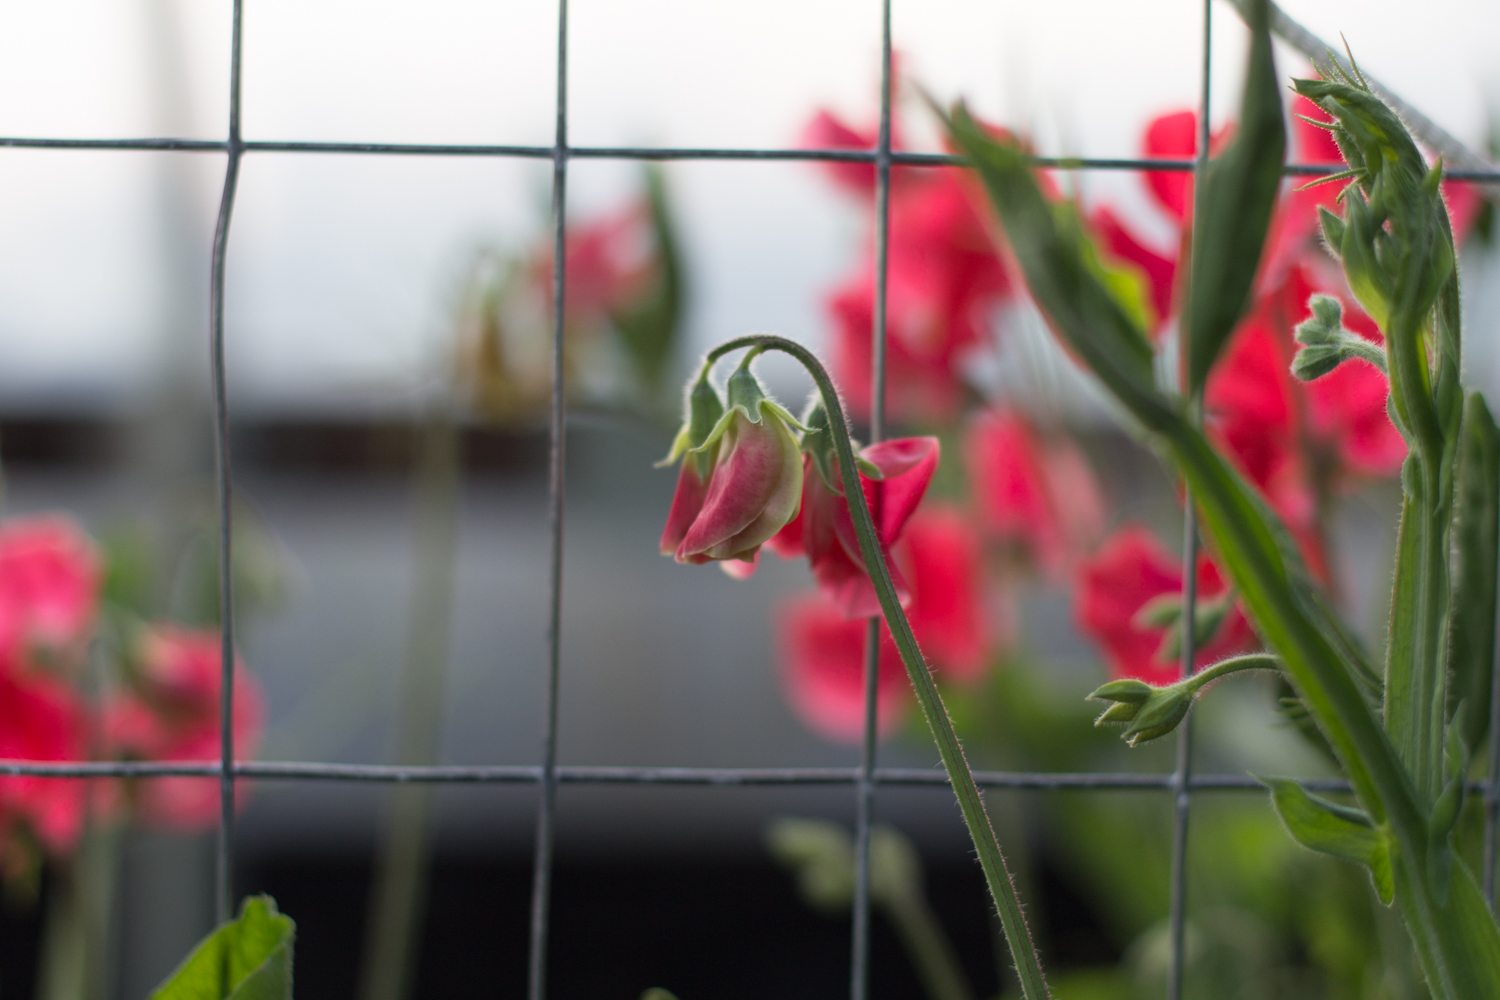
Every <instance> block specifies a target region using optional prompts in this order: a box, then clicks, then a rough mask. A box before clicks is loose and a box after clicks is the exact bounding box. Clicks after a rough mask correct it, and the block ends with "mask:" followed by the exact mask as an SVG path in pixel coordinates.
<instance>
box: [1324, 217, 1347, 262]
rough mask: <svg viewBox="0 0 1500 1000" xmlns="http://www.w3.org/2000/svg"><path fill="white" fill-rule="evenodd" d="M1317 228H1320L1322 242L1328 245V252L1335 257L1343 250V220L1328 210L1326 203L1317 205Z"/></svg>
mask: <svg viewBox="0 0 1500 1000" xmlns="http://www.w3.org/2000/svg"><path fill="white" fill-rule="evenodd" d="M1318 228H1319V229H1320V230H1322V233H1323V242H1324V243H1325V244H1327V246H1328V252H1329V253H1331V254H1333V255H1334V256H1335V257H1337V256H1339V254H1340V253H1341V252H1342V251H1343V246H1344V220H1343V219H1341V218H1339V217H1338V216H1337V215H1336V214H1334V213H1333V212H1331V211H1329V209H1328V207H1327V206H1326V205H1319V206H1318Z"/></svg>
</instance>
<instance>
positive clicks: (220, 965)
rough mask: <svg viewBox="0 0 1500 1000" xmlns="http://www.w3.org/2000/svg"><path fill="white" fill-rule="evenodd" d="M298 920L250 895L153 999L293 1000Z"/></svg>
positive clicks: (270, 901) (265, 898)
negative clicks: (293, 953) (295, 939)
mask: <svg viewBox="0 0 1500 1000" xmlns="http://www.w3.org/2000/svg"><path fill="white" fill-rule="evenodd" d="M296 930H297V925H296V924H294V923H293V922H292V919H291V918H290V917H288V916H285V915H283V914H281V913H278V912H276V901H275V900H273V899H271V897H269V896H252V897H250V898H249V899H247V900H245V903H244V905H243V906H242V907H241V908H240V915H239V918H238V919H236V920H233V921H230V922H229V923H227V924H223V925H221V926H220V927H219V928H218V930H216V931H214V932H213V933H212V934H210V935H209V936H208V937H206V938H204V939H203V941H202V942H201V943H200V944H199V945H198V947H197V948H194V949H193V953H192V954H191V955H189V956H188V957H187V958H186V959H185V960H184V961H183V963H182V964H181V965H180V966H178V967H177V971H175V972H173V973H172V975H171V976H170V977H168V979H167V981H166V982H164V983H162V985H161V986H159V987H157V989H156V992H155V993H152V994H151V1000H291V996H292V941H293V938H294V937H295V936H296Z"/></svg>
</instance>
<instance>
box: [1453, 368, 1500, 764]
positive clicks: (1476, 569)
mask: <svg viewBox="0 0 1500 1000" xmlns="http://www.w3.org/2000/svg"><path fill="white" fill-rule="evenodd" d="M1457 499H1458V507H1457V511H1456V512H1455V515H1456V517H1457V519H1458V524H1457V532H1458V536H1457V545H1456V546H1455V551H1456V553H1457V559H1456V566H1455V569H1454V574H1453V581H1454V585H1453V593H1452V595H1451V596H1450V600H1451V601H1452V602H1453V611H1452V614H1453V633H1452V634H1453V639H1452V642H1453V647H1452V652H1451V654H1450V655H1451V663H1452V668H1453V676H1452V681H1451V683H1452V688H1451V690H1450V697H1449V705H1450V708H1452V707H1454V706H1457V705H1459V704H1462V705H1463V706H1464V711H1463V719H1464V724H1463V738H1464V745H1465V746H1467V747H1468V748H1469V752H1470V753H1473V752H1474V750H1475V749H1476V748H1478V746H1479V744H1480V742H1481V741H1482V740H1483V739H1484V734H1485V732H1486V730H1488V728H1489V724H1490V686H1491V681H1492V678H1493V677H1494V663H1495V601H1496V596H1497V594H1496V566H1497V560H1496V551H1497V548H1500V429H1497V428H1496V426H1495V420H1494V418H1493V417H1492V416H1490V411H1489V408H1488V407H1487V406H1485V405H1484V399H1483V397H1481V396H1480V395H1479V394H1478V393H1470V394H1469V398H1468V401H1467V402H1466V403H1465V406H1464V420H1463V430H1462V431H1461V436H1460V439H1459V462H1458V493H1457Z"/></svg>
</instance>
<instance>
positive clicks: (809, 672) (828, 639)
mask: <svg viewBox="0 0 1500 1000" xmlns="http://www.w3.org/2000/svg"><path fill="white" fill-rule="evenodd" d="M868 632H869V629H868V628H867V625H866V622H865V621H863V620H861V619H857V618H849V617H848V616H846V615H845V614H844V613H843V612H842V611H840V610H839V609H838V608H837V607H835V606H834V605H832V604H831V603H829V601H828V599H827V598H826V597H824V596H823V595H822V594H820V593H812V594H805V595H803V596H801V597H799V598H797V599H794V600H792V601H788V602H786V603H785V604H783V605H782V606H781V607H780V608H779V609H778V611H777V615H776V636H777V642H778V647H779V655H778V658H779V660H780V663H781V668H782V670H781V675H782V683H783V684H784V685H785V688H786V692H787V699H788V701H790V703H791V706H792V709H793V710H794V711H795V712H796V713H797V715H798V716H799V717H800V718H801V719H802V720H803V721H804V722H806V723H807V725H808V726H809V727H810V728H811V729H813V730H814V731H815V732H817V733H819V734H821V735H823V736H826V737H828V738H829V739H832V740H836V741H838V742H841V743H851V742H854V741H856V740H858V739H859V737H860V734H861V733H862V732H863V731H864V718H865V709H864V704H865V694H864V691H865V681H864V676H865V638H866V636H867V634H868ZM877 662H878V670H879V673H878V674H877V675H876V680H875V689H876V695H875V702H876V727H877V729H878V731H879V732H880V733H881V734H885V733H888V732H890V730H891V728H892V727H893V726H894V725H895V723H896V722H897V721H898V720H899V719H900V718H901V716H902V715H903V714H904V713H905V711H906V708H907V706H908V703H909V702H910V700H911V690H910V688H909V687H908V685H907V682H906V676H905V674H904V672H903V671H902V668H901V658H900V656H899V655H898V654H897V653H896V647H895V645H894V644H892V642H891V641H890V637H889V633H887V632H886V631H885V630H884V627H882V630H881V642H880V654H879V659H878V661H877Z"/></svg>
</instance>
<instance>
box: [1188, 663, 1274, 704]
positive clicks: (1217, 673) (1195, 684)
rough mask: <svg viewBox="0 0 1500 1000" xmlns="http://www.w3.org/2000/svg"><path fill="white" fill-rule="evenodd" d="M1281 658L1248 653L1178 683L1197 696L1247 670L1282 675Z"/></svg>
mask: <svg viewBox="0 0 1500 1000" xmlns="http://www.w3.org/2000/svg"><path fill="white" fill-rule="evenodd" d="M1282 669H1283V668H1282V663H1281V658H1280V657H1278V656H1275V655H1274V654H1272V653H1246V654H1245V655H1243V656H1231V657H1230V658H1229V659H1227V660H1220V661H1219V662H1218V663H1215V664H1212V665H1211V666H1207V667H1204V668H1203V669H1202V670H1200V671H1198V672H1197V673H1196V674H1194V675H1193V676H1191V677H1188V678H1185V679H1183V680H1180V681H1178V682H1177V683H1179V684H1182V685H1183V686H1185V687H1186V688H1187V689H1188V690H1189V691H1191V692H1193V694H1197V693H1198V692H1199V691H1201V690H1203V688H1205V687H1207V686H1208V685H1209V684H1212V683H1213V682H1214V681H1216V680H1219V679H1220V678H1221V677H1228V676H1229V675H1230V674H1238V673H1243V672H1244V671H1246V670H1271V671H1275V672H1277V673H1280V672H1281V670H1282Z"/></svg>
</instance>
